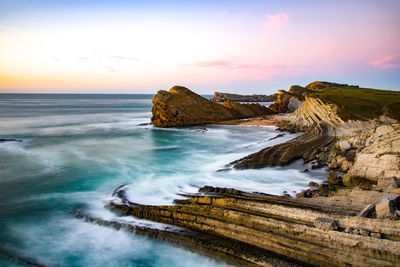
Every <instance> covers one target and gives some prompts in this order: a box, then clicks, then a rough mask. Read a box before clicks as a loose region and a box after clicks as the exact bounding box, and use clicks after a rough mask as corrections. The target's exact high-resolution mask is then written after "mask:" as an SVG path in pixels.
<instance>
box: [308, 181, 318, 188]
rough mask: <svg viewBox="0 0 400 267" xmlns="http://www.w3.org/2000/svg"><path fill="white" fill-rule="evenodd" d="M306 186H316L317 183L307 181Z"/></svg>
mask: <svg viewBox="0 0 400 267" xmlns="http://www.w3.org/2000/svg"><path fill="white" fill-rule="evenodd" d="M308 186H309V187H318V183H316V182H313V181H311V182H309V183H308Z"/></svg>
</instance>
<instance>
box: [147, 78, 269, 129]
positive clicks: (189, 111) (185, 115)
mask: <svg viewBox="0 0 400 267" xmlns="http://www.w3.org/2000/svg"><path fill="white" fill-rule="evenodd" d="M153 104H154V106H153V109H152V113H153V116H152V118H151V121H152V123H153V124H154V125H155V126H157V127H182V126H190V125H201V124H208V123H215V122H220V121H224V120H233V119H242V118H250V117H255V116H260V115H267V114H273V113H274V111H272V110H270V109H269V108H267V107H265V106H261V105H259V104H239V103H234V102H229V101H228V102H225V103H223V104H222V105H221V104H218V103H215V102H213V101H210V100H207V99H205V98H203V97H201V96H199V95H198V94H196V93H194V92H192V91H190V90H189V89H187V88H185V87H181V86H174V87H172V88H171V89H170V90H169V92H167V91H164V90H161V91H159V92H158V93H157V95H156V96H155V97H154V99H153Z"/></svg>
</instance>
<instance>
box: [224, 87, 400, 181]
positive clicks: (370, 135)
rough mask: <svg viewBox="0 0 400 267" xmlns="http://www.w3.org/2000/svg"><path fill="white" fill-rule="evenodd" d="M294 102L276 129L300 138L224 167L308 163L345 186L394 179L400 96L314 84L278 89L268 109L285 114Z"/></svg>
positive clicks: (398, 164)
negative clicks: (339, 178)
mask: <svg viewBox="0 0 400 267" xmlns="http://www.w3.org/2000/svg"><path fill="white" fill-rule="evenodd" d="M294 99H297V101H299V102H300V105H299V106H298V107H297V109H296V110H295V111H294V112H292V113H290V114H288V115H286V116H285V118H284V121H282V122H281V123H280V129H281V130H289V131H291V132H296V131H303V132H306V134H304V135H302V136H300V137H298V138H296V139H293V140H290V141H288V142H286V143H283V144H278V145H276V146H274V147H269V148H265V149H263V150H261V151H259V152H257V153H254V154H251V155H249V156H247V157H244V158H242V159H240V160H237V161H234V162H232V163H231V164H230V165H232V166H233V167H234V168H235V169H247V168H262V167H268V166H277V165H280V166H284V165H287V164H289V163H291V162H292V161H293V160H296V159H301V158H302V159H304V160H305V161H306V162H309V161H313V160H314V161H316V162H317V163H316V166H324V165H328V167H329V169H331V170H335V171H340V172H342V173H344V174H345V175H344V177H343V182H344V184H345V185H348V186H353V185H368V186H371V185H372V184H376V183H380V184H384V182H383V181H384V180H385V179H386V180H387V179H390V178H392V177H400V153H399V152H400V151H399V147H400V143H399V138H400V133H399V126H398V124H397V123H398V120H399V118H400V116H399V113H400V108H399V107H398V105H399V103H400V92H395V91H384V90H374V89H366V88H359V87H358V86H349V85H347V84H337V83H327V82H314V83H311V84H309V85H307V86H306V87H304V88H303V87H300V86H292V87H291V89H290V90H289V92H286V91H280V94H279V96H278V99H277V101H276V102H275V104H274V105H272V106H271V108H272V109H275V110H276V111H278V112H287V111H289V106H290V103H291V102H292V103H293V100H294ZM347 140H350V141H351V142H348V141H347ZM393 183H394V182H392V184H393ZM396 188H397V187H396Z"/></svg>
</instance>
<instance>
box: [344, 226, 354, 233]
mask: <svg viewBox="0 0 400 267" xmlns="http://www.w3.org/2000/svg"><path fill="white" fill-rule="evenodd" d="M353 230H354V228H353V227H346V228H345V229H344V232H345V233H350V234H352V233H353Z"/></svg>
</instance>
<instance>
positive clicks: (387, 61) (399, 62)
mask: <svg viewBox="0 0 400 267" xmlns="http://www.w3.org/2000/svg"><path fill="white" fill-rule="evenodd" d="M369 64H370V65H371V66H374V67H376V68H379V69H397V68H400V55H399V54H391V55H387V56H384V57H381V58H378V59H375V60H372V61H370V62H369Z"/></svg>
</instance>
